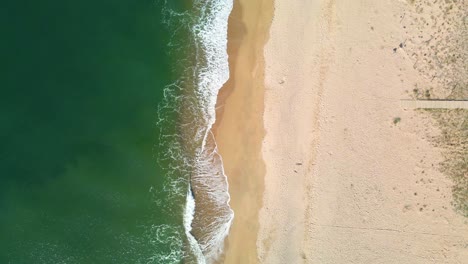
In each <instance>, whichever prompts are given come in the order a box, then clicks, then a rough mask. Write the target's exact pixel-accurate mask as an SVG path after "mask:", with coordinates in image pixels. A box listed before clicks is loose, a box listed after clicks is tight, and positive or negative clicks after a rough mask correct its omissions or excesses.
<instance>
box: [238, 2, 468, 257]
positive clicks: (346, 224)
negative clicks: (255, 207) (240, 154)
mask: <svg viewBox="0 0 468 264" xmlns="http://www.w3.org/2000/svg"><path fill="white" fill-rule="evenodd" d="M407 5H408V4H407V2H406V1H390V0H355V1H349V0H276V3H275V16H274V19H273V23H272V26H271V32H270V34H271V35H270V40H269V42H268V43H267V46H266V49H265V63H266V90H265V113H264V126H265V129H266V135H265V138H264V142H263V146H262V154H263V159H264V161H265V166H266V176H265V186H264V188H265V191H264V197H263V207H262V209H261V211H260V215H259V221H260V226H259V235H258V240H257V247H258V251H259V258H260V260H261V262H262V263H268V264H275V263H320V264H323V263H467V260H468V225H467V223H466V220H465V219H464V218H463V217H461V216H460V215H457V214H455V213H454V211H453V210H452V207H451V205H450V201H451V194H450V187H451V182H450V181H449V180H448V179H447V178H446V177H445V176H444V175H442V174H441V173H439V172H438V170H437V164H438V163H439V162H440V161H441V159H442V157H441V155H440V150H439V149H436V148H434V147H433V146H431V144H430V143H429V141H428V137H430V136H433V135H435V134H436V133H438V130H437V129H436V128H435V127H434V126H433V124H432V122H431V120H429V119H427V118H425V116H424V115H420V114H418V113H417V112H415V111H413V110H406V111H405V110H403V109H402V108H401V107H400V100H401V99H406V98H408V94H407V92H406V91H407V90H410V91H411V89H412V88H413V85H414V84H415V83H416V82H417V83H419V84H424V83H428V82H429V81H430V80H428V79H426V77H424V76H423V75H421V74H420V73H419V72H418V71H417V70H415V69H414V68H413V65H414V63H413V61H412V60H411V58H410V57H409V55H408V54H406V53H405V52H402V51H401V49H397V51H396V52H394V51H393V49H394V48H395V47H398V45H399V43H401V42H403V41H404V29H403V28H402V27H401V24H400V22H401V19H402V18H401V16H402V15H403V14H404V13H405V11H406V10H407V9H408V6H407ZM396 117H400V118H401V121H400V122H399V123H398V124H397V125H395V124H393V120H394V118H396ZM237 254H242V252H241V251H238V252H237ZM239 263H241V262H239ZM243 263H251V262H243Z"/></svg>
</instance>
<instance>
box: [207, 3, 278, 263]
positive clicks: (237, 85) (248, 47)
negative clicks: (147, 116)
mask: <svg viewBox="0 0 468 264" xmlns="http://www.w3.org/2000/svg"><path fill="white" fill-rule="evenodd" d="M272 8H273V4H272V1H271V0H259V1H250V0H239V1H238V0H236V1H234V9H233V12H232V14H231V16H230V19H229V29H228V31H229V32H228V54H229V64H230V79H229V81H228V82H227V83H226V85H225V86H224V87H223V88H222V90H221V91H220V94H219V96H218V105H217V119H216V120H217V121H216V124H215V126H214V129H213V131H214V134H215V138H216V142H217V144H218V149H219V152H220V154H221V156H222V157H223V161H224V169H225V173H226V175H227V176H228V181H229V192H230V194H231V202H230V204H231V207H232V209H233V210H234V213H235V216H234V221H233V225H232V227H231V232H230V234H229V237H228V238H227V240H226V252H225V256H224V260H223V261H224V262H223V263H236V264H237V263H257V247H256V241H257V232H258V228H259V222H258V212H259V210H260V208H261V205H262V193H263V190H264V187H263V181H264V173H265V172H264V165H263V160H262V157H261V144H262V139H263V137H264V134H265V132H264V129H263V109H264V105H263V102H264V63H263V46H264V44H265V42H266V40H267V37H268V29H269V25H270V22H271V17H272V14H273V9H272Z"/></svg>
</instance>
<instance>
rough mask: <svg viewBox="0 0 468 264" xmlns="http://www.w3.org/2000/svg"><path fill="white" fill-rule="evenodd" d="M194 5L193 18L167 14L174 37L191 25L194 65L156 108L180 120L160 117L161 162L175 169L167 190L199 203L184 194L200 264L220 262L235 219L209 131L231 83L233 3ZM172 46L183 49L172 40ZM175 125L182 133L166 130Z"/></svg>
mask: <svg viewBox="0 0 468 264" xmlns="http://www.w3.org/2000/svg"><path fill="white" fill-rule="evenodd" d="M193 6H194V8H195V10H194V11H195V14H196V15H195V16H192V14H188V13H186V12H185V13H174V12H168V13H167V14H169V15H168V17H167V23H172V22H174V24H177V25H176V26H174V31H173V33H174V34H177V32H178V31H180V30H182V28H184V27H186V26H188V25H189V27H188V29H189V30H190V32H191V34H192V38H193V39H192V40H190V41H189V42H190V43H189V44H188V45H192V46H191V47H190V48H191V50H193V52H194V54H193V55H194V57H195V58H194V61H195V65H194V66H193V67H192V66H190V65H189V66H188V67H187V69H186V72H185V73H184V74H185V75H186V77H185V78H184V77H182V79H181V80H179V81H178V82H177V83H174V84H172V85H170V86H168V87H166V89H165V98H166V102H165V104H163V105H162V106H160V109H159V110H160V112H166V113H171V112H172V113H173V112H174V111H176V112H177V113H178V114H179V115H180V116H181V118H179V119H178V121H177V122H179V123H177V124H175V123H174V121H171V118H168V117H167V116H164V115H163V116H160V117H159V118H160V120H159V121H158V124H159V126H160V127H161V131H162V132H161V134H160V142H162V143H161V144H164V149H167V151H166V152H165V153H162V154H160V157H159V159H160V160H164V162H165V163H166V164H169V166H171V168H172V170H173V171H172V172H170V173H169V174H170V175H169V176H170V178H171V181H170V182H168V184H167V186H166V187H167V188H170V189H173V192H171V193H174V195H178V194H180V193H181V192H180V188H182V187H183V186H185V188H186V187H187V185H189V186H191V188H193V189H194V191H195V193H196V194H197V195H199V194H200V197H202V198H203V199H201V198H199V199H198V200H197V197H198V196H197V197H195V198H194V197H193V194H192V192H191V190H190V191H189V193H188V194H187V199H186V205H185V209H184V227H185V234H186V237H187V240H188V242H189V244H190V246H191V250H192V254H193V255H195V258H196V259H197V262H198V263H202V264H204V263H211V262H213V261H214V260H215V259H217V258H218V257H219V255H220V253H221V252H222V250H223V245H224V239H225V237H226V236H227V234H228V232H229V228H230V226H231V223H232V220H233V217H234V212H233V211H232V210H231V208H230V206H229V201H230V196H229V193H228V187H229V186H228V182H227V177H226V175H225V173H224V167H223V161H222V158H221V156H220V155H219V153H218V152H217V146H216V142H215V140H214V137H213V134H212V132H211V128H212V126H213V124H214V123H215V120H216V111H215V107H216V101H217V96H218V92H219V90H220V89H221V87H222V86H223V85H224V83H225V82H226V81H227V80H228V78H229V65H228V54H227V26H228V18H229V14H230V13H231V10H232V6H233V0H195V1H194V5H193ZM170 45H171V47H176V46H180V45H183V44H179V43H177V41H171V43H170ZM186 89H194V90H193V91H191V90H190V91H189V90H186ZM177 106H179V107H180V108H177ZM174 125H175V126H176V127H179V128H180V129H181V130H183V131H184V133H181V134H177V133H176V134H174V133H171V131H166V130H165V129H166V128H167V127H171V126H174ZM177 174H186V175H187V176H188V177H187V178H189V182H184V180H182V181H180V179H177V178H176V177H172V176H174V175H177ZM189 188H190V187H189ZM185 190H186V189H185ZM213 212H214V213H213ZM195 229H196V230H195ZM193 231H196V235H195V236H194V235H193V234H192V233H193Z"/></svg>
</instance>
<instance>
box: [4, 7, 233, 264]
mask: <svg viewBox="0 0 468 264" xmlns="http://www.w3.org/2000/svg"><path fill="white" fill-rule="evenodd" d="M231 8H232V2H231V0H216V1H209V0H204V1H201V0H192V1H182V0H171V1H169V0H167V1H163V0H151V1H150V0H142V1H130V0H113V1H110V0H104V1H90V0H83V1H53V0H44V1H31V0H26V1H13V0H7V1H5V2H4V3H2V8H0V21H1V23H2V25H4V27H3V29H2V41H0V52H1V54H2V64H1V65H2V66H1V67H2V68H1V71H0V77H1V78H0V92H1V94H0V140H1V142H2V144H1V147H0V181H1V183H0V263H158V264H159V263H163V264H164V263H210V262H212V261H213V260H214V259H216V258H217V257H218V256H219V254H220V253H221V252H222V250H223V241H224V238H225V236H226V235H227V232H228V230H229V227H230V224H231V221H232V218H233V212H232V210H231V209H230V207H229V194H228V185H227V181H226V175H224V171H223V167H222V159H221V157H220V156H219V154H218V153H217V151H216V142H215V141H214V138H213V136H212V134H211V132H210V128H211V126H212V125H213V123H214V122H215V103H216V96H217V93H218V90H219V89H220V88H221V86H222V85H223V83H224V82H225V81H226V80H227V78H228V77H229V70H228V65H227V54H226V41H227V40H226V35H227V17H228V15H229V13H230V10H231Z"/></svg>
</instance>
